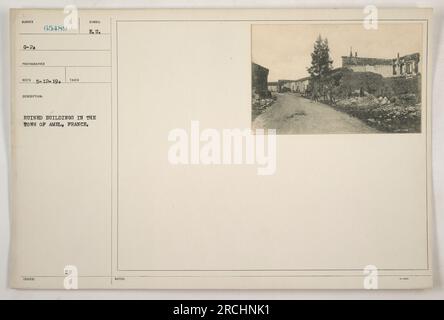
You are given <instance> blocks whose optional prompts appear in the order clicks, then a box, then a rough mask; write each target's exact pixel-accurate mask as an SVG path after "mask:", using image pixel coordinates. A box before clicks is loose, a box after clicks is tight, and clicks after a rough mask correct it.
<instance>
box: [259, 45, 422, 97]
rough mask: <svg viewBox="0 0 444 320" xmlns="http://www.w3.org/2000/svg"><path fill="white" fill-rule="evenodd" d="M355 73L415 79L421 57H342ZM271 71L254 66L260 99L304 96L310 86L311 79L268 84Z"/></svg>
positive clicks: (413, 55)
mask: <svg viewBox="0 0 444 320" xmlns="http://www.w3.org/2000/svg"><path fill="white" fill-rule="evenodd" d="M343 68H346V69H348V70H352V71H355V72H372V73H376V74H379V75H381V76H382V77H384V78H389V77H407V78H408V77H413V76H416V75H418V74H420V73H421V65H420V55H419V53H413V54H409V55H405V56H400V55H399V53H398V55H397V57H395V58H391V59H381V58H365V57H360V56H358V53H357V52H355V53H354V54H353V53H352V51H350V54H349V55H348V56H343V57H342V68H337V69H334V70H332V72H335V71H337V70H340V69H343ZM268 72H269V70H268V69H267V68H266V67H265V66H261V65H258V64H256V63H254V62H253V64H252V89H253V93H254V94H256V95H258V96H259V97H264V96H266V95H267V94H268V92H286V91H288V92H297V93H301V94H304V93H305V92H306V91H307V88H308V86H309V80H310V77H304V78H300V79H297V80H289V79H281V80H278V81H276V82H268Z"/></svg>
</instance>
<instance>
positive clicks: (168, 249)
mask: <svg viewBox="0 0 444 320" xmlns="http://www.w3.org/2000/svg"><path fill="white" fill-rule="evenodd" d="M12 14H13V15H12V18H11V23H12V27H13V29H12V30H13V42H12V43H13V45H14V46H13V48H14V49H15V56H14V64H13V65H14V66H17V68H16V71H15V76H14V78H13V84H14V88H13V96H14V98H15V99H14V105H13V166H14V167H13V191H14V194H13V254H12V259H11V262H12V273H11V284H12V286H14V287H34V288H35V287H37V288H48V287H51V288H53V287H62V286H63V278H64V274H63V268H64V267H65V266H66V265H75V266H77V267H78V270H79V275H80V281H79V286H80V287H81V288H82V287H83V288H119V287H123V288H362V287H363V277H364V276H363V268H364V267H365V266H367V265H375V266H377V267H378V269H379V274H380V275H381V277H380V279H379V285H380V287H381V288H423V287H429V286H430V285H431V263H430V255H429V251H430V246H429V242H430V239H429V236H430V234H429V232H428V230H429V225H428V223H429V219H428V217H429V208H430V198H429V197H430V193H429V191H430V180H428V178H429V177H430V173H429V170H430V169H429V161H430V158H429V157H428V156H429V155H430V126H429V121H430V113H429V112H428V111H427V110H429V105H428V102H429V100H428V99H423V111H422V112H423V117H422V119H423V125H422V128H423V130H422V133H420V134H373V135H366V134H358V135H352V134H348V135H340V134H335V135H282V136H278V137H277V171H276V174H275V175H273V176H257V175H256V167H255V166H251V165H236V166H173V165H171V164H170V163H169V162H168V161H167V154H168V148H169V146H170V145H171V143H169V142H168V140H167V138H168V133H169V131H170V130H171V129H174V128H184V129H186V130H189V126H190V121H191V120H199V121H200V124H201V129H204V128H216V129H223V128H248V127H249V126H250V121H251V119H250V112H251V106H250V95H251V83H250V82H251V70H250V66H251V25H252V24H258V23H259V24H266V23H274V24H279V23H283V22H285V23H286V24H288V23H295V24H301V23H303V24H308V23H313V22H309V21H298V20H301V19H305V20H310V19H312V20H322V21H324V22H325V23H333V22H328V21H325V20H330V19H332V18H333V16H334V19H337V20H341V19H343V20H347V19H352V18H359V17H360V14H361V13H360V11H359V13H358V12H357V11H353V10H350V11H334V15H333V16H332V13H331V12H330V11H328V10H325V11H321V10H311V11H302V10H275V11H274V10H242V11H236V10H226V11H223V10H214V11H207V10H204V11H174V12H173V11H162V10H160V11H149V10H147V11H143V10H139V11H123V10H119V11H105V10H101V11H86V10H85V11H82V12H81V14H80V19H81V21H83V20H84V21H90V20H91V19H93V18H94V19H101V21H102V26H105V25H106V26H107V29H103V30H108V32H106V31H103V33H102V35H101V36H99V37H98V38H99V39H102V40H100V41H103V45H104V48H107V49H103V48H102V49H101V50H102V51H100V53H99V54H98V56H96V55H93V56H88V55H85V56H82V54H76V53H71V54H67V57H66V58H64V59H62V58H60V55H54V56H53V55H51V53H44V56H43V57H40V58H39V57H35V56H34V57H30V56H28V55H27V54H28V53H27V52H22V51H20V47H21V45H22V41H24V39H25V38H26V36H27V33H33V32H35V31H34V30H36V29H34V28H36V27H35V24H34V25H33V26H32V27H29V26H23V25H21V24H20V21H21V19H30V18H32V19H35V20H36V21H37V23H40V24H48V23H54V21H55V22H58V23H60V21H63V20H61V19H62V18H63V15H61V13H60V11H47V10H45V11H43V10H42V11H37V10H36V11H33V10H23V11H14V12H13V13H12ZM380 17H381V19H382V18H383V19H392V20H396V19H407V20H408V19H422V20H421V21H419V22H417V23H421V24H422V25H423V26H424V27H423V32H424V33H423V39H424V42H423V51H422V52H423V57H424V60H423V68H422V70H423V79H424V81H423V82H422V85H423V97H426V96H428V94H427V90H429V89H430V88H427V87H426V84H427V82H428V81H430V79H428V74H427V69H426V68H424V65H426V64H425V63H424V61H427V62H428V57H427V59H426V56H427V54H426V53H427V52H428V50H427V38H428V33H427V32H428V28H427V23H428V22H427V21H428V19H429V11H428V10H405V11H404V10H396V11H382V12H380ZM82 19H83V20H82ZM153 20H162V21H153ZM196 20H197V21H196ZM198 20H201V21H198ZM290 20H291V21H290ZM385 23H397V22H396V21H392V22H390V21H386V22H385ZM28 27H29V28H30V29H29V30H28V29H26V28H28ZM85 28H86V27H85ZM81 30H82V29H81ZM54 37H57V35H54ZM60 37H61V36H60ZM64 37H71V35H64ZM72 37H73V44H74V48H78V47H79V46H81V45H82V41H85V40H79V37H82V36H80V35H78V36H74V35H73V36H72ZM85 37H88V36H87V35H86V36H85ZM81 39H83V38H81ZM103 39H105V40H103ZM45 41H49V40H45ZM54 41H55V40H54ZM100 41H97V42H94V45H101V44H102V42H100ZM107 41H108V42H107ZM61 42H62V43H66V41H61ZM54 44H55V42H51V41H49V42H48V46H51V45H54ZM107 44H109V47H107ZM85 45H89V44H85ZM69 49H72V48H69ZM106 50H109V51H106ZM39 54H40V53H39ZM42 54H43V53H42ZM29 59H34V61H39V60H45V61H47V64H49V65H51V64H53V65H54V66H57V65H58V64H59V63H76V64H77V66H80V65H86V66H89V67H95V68H99V67H106V68H107V67H109V68H110V71H111V74H109V75H107V74H104V75H103V74H102V73H100V74H102V76H103V79H105V80H107V81H95V83H87V82H85V83H83V84H80V83H76V84H68V83H64V84H61V85H60V86H59V87H57V88H56V89H55V88H54V87H53V86H47V87H44V86H32V85H23V84H19V83H18V81H19V75H20V72H22V71H20V65H21V64H22V63H23V61H29ZM57 59H62V60H57ZM70 59H72V60H70ZM72 71H73V72H75V71H76V69H74V70H72ZM41 72H46V70H45V71H43V69H42V71H41ZM79 72H80V71H79ZM87 75H88V74H87ZM87 75H85V77H87ZM108 76H109V77H108ZM100 79H102V78H100ZM426 79H428V81H425V80H426ZM88 82H89V81H88ZM30 86H31V88H30ZM39 92H40V93H43V98H42V99H40V100H37V101H34V100H33V101H29V102H28V101H27V100H24V99H22V95H23V94H25V93H26V94H32V93H34V94H37V93H39ZM31 112H32V113H40V114H48V113H49V114H51V113H56V114H80V113H82V114H84V113H86V114H88V113H91V114H95V115H96V116H97V120H96V121H95V122H94V123H93V124H92V125H91V126H89V127H88V128H75V129H74V128H60V129H54V128H23V127H22V126H21V119H22V118H23V115H24V114H29V113H31Z"/></svg>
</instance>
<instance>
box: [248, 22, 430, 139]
mask: <svg viewBox="0 0 444 320" xmlns="http://www.w3.org/2000/svg"><path fill="white" fill-rule="evenodd" d="M373 27H374V28H366V27H365V25H364V24H363V23H346V24H345V23H338V24H335V23H332V24H291V25H290V24H277V25H253V26H252V66H251V70H252V106H251V107H252V110H251V111H252V114H251V119H252V129H276V132H277V134H326V133H367V134H368V133H420V132H421V114H422V108H421V103H422V101H421V89H422V87H421V78H422V77H421V69H422V68H423V60H424V54H423V52H422V51H423V49H422V48H423V36H422V34H423V27H422V25H421V24H419V23H389V22H385V23H378V24H377V25H376V26H373Z"/></svg>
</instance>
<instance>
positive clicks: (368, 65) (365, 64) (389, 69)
mask: <svg viewBox="0 0 444 320" xmlns="http://www.w3.org/2000/svg"><path fill="white" fill-rule="evenodd" d="M342 67H344V68H348V69H351V70H353V71H356V72H373V73H377V74H380V75H381V76H383V77H386V78H387V77H396V76H410V75H411V76H414V75H416V74H418V73H420V72H421V71H420V63H419V53H413V54H409V55H406V56H402V57H400V56H399V53H398V56H397V57H396V58H394V59H393V58H392V59H381V58H364V57H358V53H357V52H355V54H354V55H353V54H352V52H351V50H350V55H349V56H343V57H342Z"/></svg>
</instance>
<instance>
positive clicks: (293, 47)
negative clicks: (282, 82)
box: [252, 22, 423, 81]
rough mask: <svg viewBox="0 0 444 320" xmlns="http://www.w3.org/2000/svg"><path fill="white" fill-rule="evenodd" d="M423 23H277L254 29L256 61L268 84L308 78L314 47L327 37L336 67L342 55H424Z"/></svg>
mask: <svg viewBox="0 0 444 320" xmlns="http://www.w3.org/2000/svg"><path fill="white" fill-rule="evenodd" d="M422 28H423V27H422V24H420V23H404V22H403V23H382V22H380V23H379V25H378V29H377V30H374V29H371V30H367V29H365V28H364V26H363V24H362V23H353V24H292V25H289V24H275V25H265V24H264V25H253V26H252V60H253V62H255V63H258V64H260V65H262V66H264V67H266V68H268V69H269V70H270V73H269V75H268V81H277V80H279V79H299V78H302V77H305V76H308V73H307V68H308V67H309V66H310V63H311V56H310V54H311V52H312V51H313V44H314V42H315V40H316V38H317V37H318V35H321V36H322V37H323V38H327V39H328V42H329V47H330V56H331V58H332V59H333V67H334V68H337V67H341V65H342V60H341V56H348V55H349V54H350V47H352V48H353V54H354V53H355V51H357V53H358V57H359V56H360V57H367V58H395V57H396V55H397V53H398V52H399V54H400V55H401V56H403V55H406V54H410V53H415V52H419V53H420V54H421V56H422Z"/></svg>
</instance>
